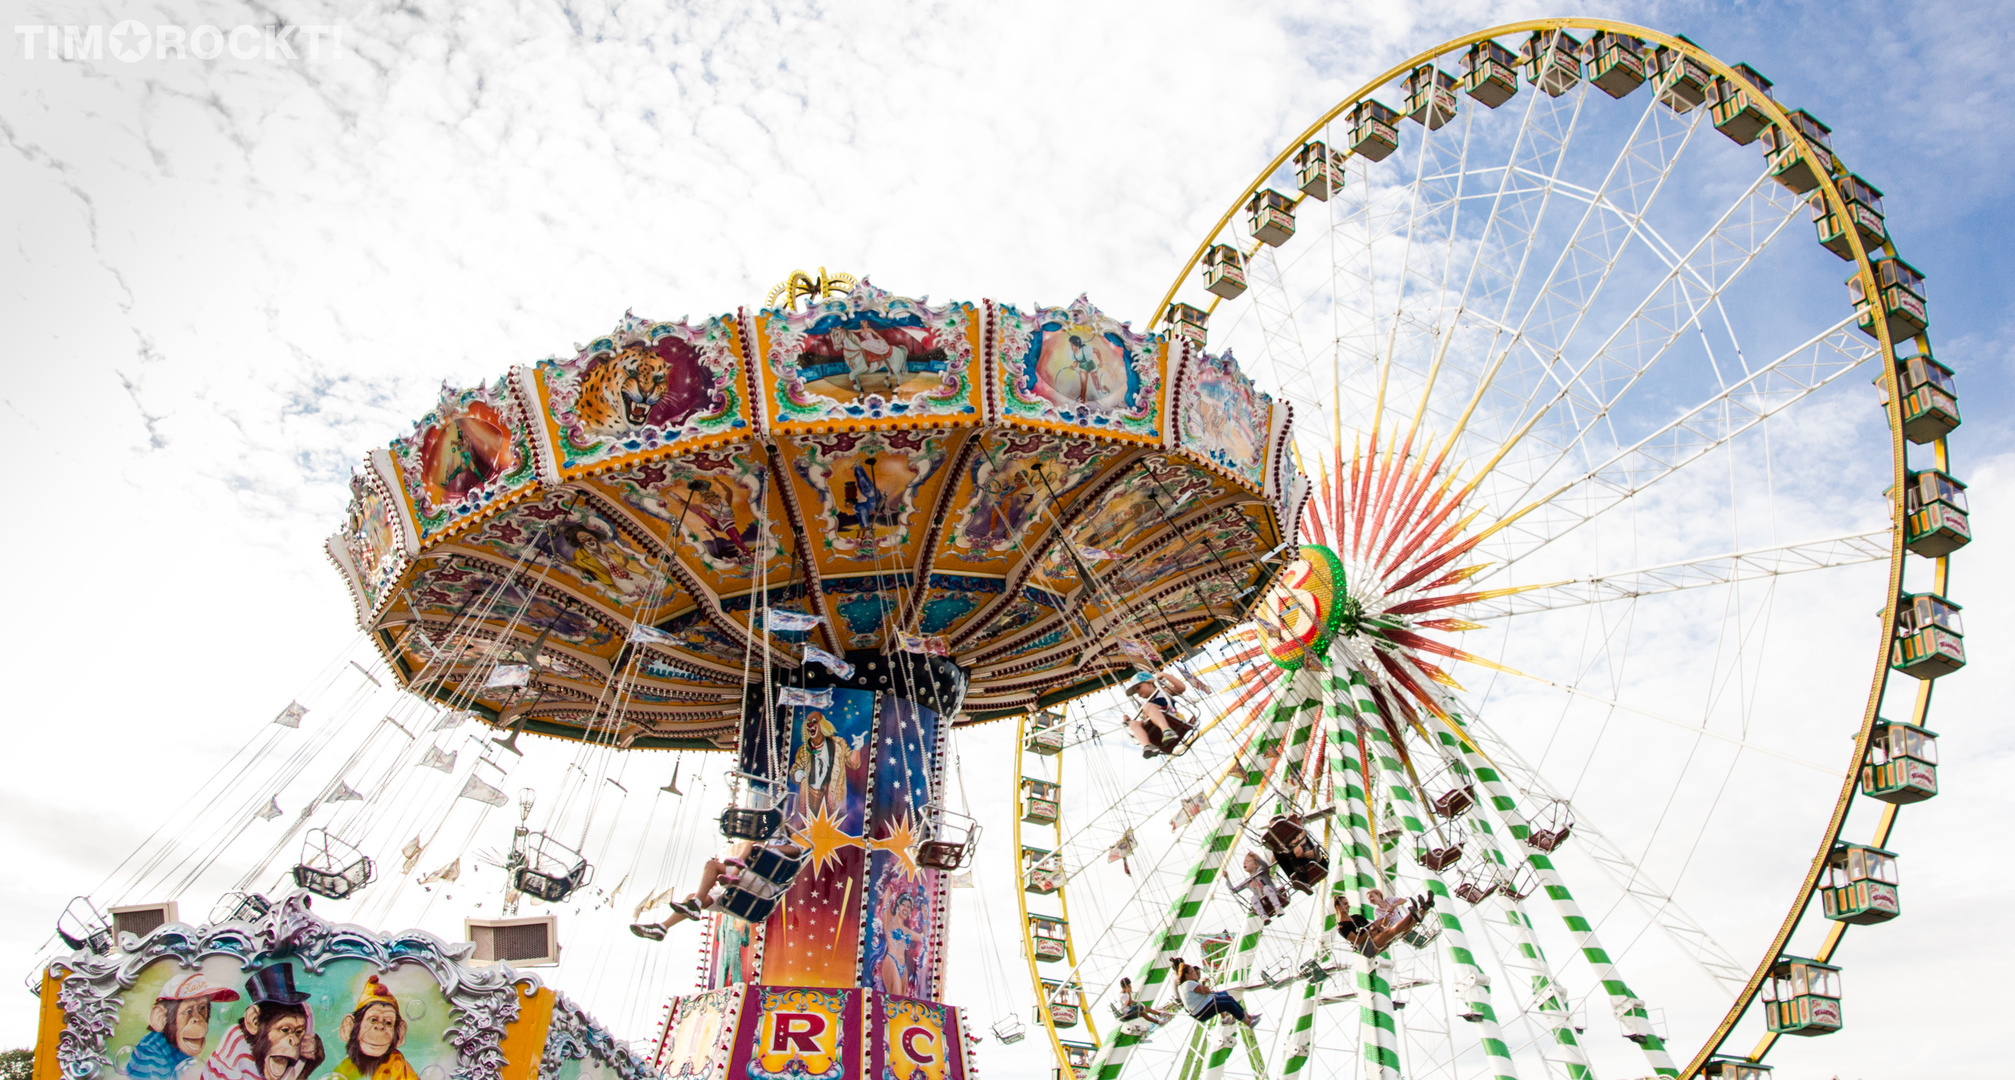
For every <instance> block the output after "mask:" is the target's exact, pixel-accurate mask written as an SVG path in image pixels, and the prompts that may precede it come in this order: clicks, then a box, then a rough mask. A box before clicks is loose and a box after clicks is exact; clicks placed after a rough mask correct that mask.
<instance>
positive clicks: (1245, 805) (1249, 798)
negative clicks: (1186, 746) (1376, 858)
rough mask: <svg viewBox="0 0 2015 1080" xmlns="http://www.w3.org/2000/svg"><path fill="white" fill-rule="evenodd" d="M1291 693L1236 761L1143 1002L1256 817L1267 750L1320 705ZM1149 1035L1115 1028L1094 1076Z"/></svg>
mask: <svg viewBox="0 0 2015 1080" xmlns="http://www.w3.org/2000/svg"><path fill="white" fill-rule="evenodd" d="M1288 693H1289V694H1292V695H1294V696H1293V697H1290V698H1289V699H1288V700H1287V701H1284V702H1282V703H1280V704H1277V705H1275V706H1274V707H1273V708H1271V709H1269V710H1267V711H1268V713H1269V714H1270V715H1269V717H1268V719H1267V721H1266V727H1265V728H1264V729H1263V730H1262V731H1261V732H1260V733H1259V737H1258V738H1257V739H1256V740H1254V742H1253V754H1252V760H1251V762H1250V763H1245V762H1239V761H1235V762H1234V768H1236V767H1238V766H1239V765H1243V766H1244V767H1243V768H1242V769H1240V770H1239V772H1240V776H1239V784H1238V786H1237V787H1236V788H1234V789H1233V790H1232V791H1231V792H1230V793H1229V794H1227V795H1226V796H1225V797H1224V801H1223V802H1221V803H1220V804H1219V808H1218V816H1217V824H1216V827H1215V828H1213V829H1212V830H1211V833H1210V836H1209V837H1208V838H1207V839H1206V840H1205V841H1204V842H1203V844H1202V849H1203V853H1202V855H1200V856H1199V857H1198V858H1197V861H1196V865H1195V866H1194V867H1193V868H1192V869H1191V871H1190V873H1189V875H1188V878H1187V880H1188V881H1189V887H1188V888H1187V889H1185V890H1184V892H1183V894H1182V895H1181V896H1180V897H1178V898H1177V899H1176V901H1175V903H1174V904H1173V905H1171V906H1170V908H1169V913H1168V919H1167V924H1166V927H1165V928H1164V929H1163V930H1162V932H1161V933H1160V934H1159V935H1158V937H1157V939H1156V943H1155V951H1154V955H1153V957H1152V958H1151V959H1149V960H1148V962H1147V964H1146V966H1145V968H1144V969H1143V970H1142V971H1141V973H1140V974H1141V980H1140V987H1139V990H1138V991H1137V993H1138V996H1139V1000H1141V1001H1144V1002H1148V1003H1152V1002H1153V1001H1155V999H1156V998H1158V997H1159V996H1160V994H1161V990H1162V986H1163V984H1164V983H1167V982H1168V981H1169V967H1168V960H1169V958H1170V957H1171V956H1174V955H1176V950H1177V949H1180V948H1182V946H1183V943H1184V942H1185V941H1186V940H1188V938H1189V932H1190V930H1191V928H1192V927H1193V926H1194V925H1195V923H1196V917H1197V915H1198V914H1199V913H1200V912H1201V911H1202V910H1203V904H1204V900H1205V898H1206V897H1208V896H1209V894H1210V891H1211V889H1212V888H1213V887H1214V886H1215V885H1216V883H1217V875H1218V872H1219V871H1220V870H1222V869H1223V867H1224V862H1225V860H1226V859H1227V858H1229V857H1230V854H1231V847H1232V841H1233V840H1234V839H1236V838H1237V836H1238V834H1239V830H1240V829H1241V828H1243V827H1244V824H1245V821H1246V819H1247V818H1249V817H1251V815H1252V810H1253V806H1254V805H1255V803H1256V800H1257V798H1258V795H1259V792H1260V788H1261V785H1262V783H1263V781H1264V780H1265V779H1266V775H1267V772H1268V765H1267V763H1266V757H1267V751H1268V750H1270V749H1271V748H1273V747H1274V746H1277V745H1279V744H1280V742H1281V735H1282V733H1283V732H1284V731H1286V730H1287V727H1288V724H1289V722H1290V721H1291V720H1293V718H1294V717H1295V716H1296V715H1298V714H1300V713H1302V712H1304V711H1306V710H1308V709H1309V708H1310V707H1311V706H1312V705H1316V704H1319V701H1318V700H1317V699H1316V698H1313V697H1311V696H1309V695H1308V694H1307V693H1306V687H1305V686H1303V685H1302V684H1301V683H1300V682H1299V681H1296V682H1294V683H1292V684H1291V688H1290V689H1289V691H1288ZM1143 1038H1144V1037H1143V1036H1141V1035H1136V1034H1134V1033H1132V1032H1129V1031H1127V1030H1125V1029H1124V1028H1117V1029H1114V1033H1113V1036H1112V1038H1111V1039H1110V1040H1108V1041H1106V1042H1103V1043H1102V1044H1101V1045H1100V1046H1099V1049H1098V1053H1097V1054H1096V1055H1095V1056H1094V1057H1093V1058H1092V1062H1091V1067H1090V1070H1089V1074H1090V1075H1091V1076H1094V1077H1097V1078H1098V1080H1114V1078H1116V1077H1118V1076H1119V1074H1120V1071H1121V1070H1122V1069H1124V1068H1125V1067H1126V1062H1127V1059H1128V1058H1129V1057H1130V1056H1131V1055H1132V1052H1133V1049H1134V1047H1136V1046H1138V1045H1140V1043H1141V1042H1142V1041H1143ZM1059 1060H1061V1059H1059Z"/></svg>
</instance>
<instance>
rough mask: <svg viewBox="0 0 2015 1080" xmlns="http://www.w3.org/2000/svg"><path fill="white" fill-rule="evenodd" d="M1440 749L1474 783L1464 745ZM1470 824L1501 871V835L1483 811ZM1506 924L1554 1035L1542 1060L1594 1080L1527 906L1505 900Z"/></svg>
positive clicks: (1450, 741) (1448, 739) (1444, 742)
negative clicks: (1526, 910)
mask: <svg viewBox="0 0 2015 1080" xmlns="http://www.w3.org/2000/svg"><path fill="white" fill-rule="evenodd" d="M1437 735H1438V741H1439V742H1440V745H1439V746H1438V747H1437V748H1436V749H1437V751H1438V752H1439V753H1440V755H1441V759H1442V760H1443V761H1444V762H1445V763H1447V764H1448V766H1449V768H1450V771H1452V772H1453V773H1455V774H1456V775H1457V776H1459V777H1461V778H1462V779H1464V780H1467V781H1472V782H1473V781H1474V780H1475V777H1474V776H1473V775H1472V774H1471V773H1470V771H1469V766H1468V765H1467V764H1465V763H1464V761H1463V759H1462V754H1461V743H1460V742H1459V741H1458V740H1457V739H1456V738H1455V736H1453V735H1451V734H1449V733H1448V732H1447V731H1445V730H1444V731H1440V732H1438V733H1437ZM1469 820H1470V824H1471V825H1473V826H1475V829H1476V833H1475V835H1476V837H1477V841H1478V843H1480V844H1482V845H1483V851H1484V854H1486V855H1488V856H1489V857H1490V860H1491V862H1492V863H1494V864H1495V865H1497V866H1499V867H1504V866H1506V865H1507V863H1506V861H1505V858H1504V852H1503V851H1502V850H1501V849H1500V848H1499V847H1498V844H1497V832H1496V830H1495V829H1493V828H1491V825H1490V819H1489V818H1486V817H1484V816H1483V813H1482V811H1481V808H1478V809H1475V810H1472V811H1470V819H1469ZM1502 902H1503V904H1504V909H1505V921H1506V923H1508V924H1509V925H1510V926H1511V930H1512V938H1513V941H1514V943H1515V944H1516V945H1517V946H1518V956H1519V959H1520V960H1522V961H1523V962H1524V966H1525V967H1526V968H1528V969H1529V970H1530V972H1531V980H1532V1000H1533V1007H1534V1008H1535V1009H1536V1010H1537V1011H1538V1012H1539V1014H1540V1016H1541V1017H1543V1018H1545V1019H1546V1022H1547V1024H1548V1025H1549V1027H1550V1028H1551V1029H1552V1033H1553V1049H1552V1052H1551V1054H1543V1055H1542V1056H1543V1057H1545V1058H1546V1060H1548V1061H1552V1062H1557V1063H1558V1064H1560V1065H1561V1066H1562V1067H1563V1068H1565V1069H1566V1070H1567V1076H1568V1080H1593V1077H1594V1075H1595V1073H1594V1070H1592V1069H1591V1068H1589V1065H1588V1052H1587V1051H1586V1050H1584V1049H1583V1048H1582V1046H1581V1040H1580V1039H1579V1038H1578V1037H1577V1036H1576V1034H1575V1031H1574V1019H1573V1015H1572V1010H1571V1009H1570V1008H1569V1007H1568V1003H1567V994H1566V992H1565V991H1564V990H1562V989H1561V986H1560V979H1559V977H1558V976H1556V975H1555V974H1554V973H1553V967H1552V965H1550V964H1548V963H1547V961H1546V952H1545V950H1543V949H1541V948H1540V947H1539V939H1538V937H1537V936H1536V935H1535V934H1534V932H1533V927H1532V919H1531V917H1530V916H1528V915H1526V913H1525V906H1524V904H1523V903H1521V902H1520V901H1517V900H1514V899H1512V898H1510V897H1504V898H1503V900H1502Z"/></svg>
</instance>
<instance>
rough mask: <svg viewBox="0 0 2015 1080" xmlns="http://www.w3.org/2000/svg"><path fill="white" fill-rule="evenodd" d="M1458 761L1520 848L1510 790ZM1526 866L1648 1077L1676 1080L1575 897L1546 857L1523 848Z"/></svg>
mask: <svg viewBox="0 0 2015 1080" xmlns="http://www.w3.org/2000/svg"><path fill="white" fill-rule="evenodd" d="M1451 722H1452V723H1454V724H1456V725H1458V726H1460V725H1461V724H1462V720H1461V718H1460V717H1455V716H1453V714H1451ZM1465 734H1466V732H1465ZM1462 755H1463V758H1464V760H1465V761H1467V762H1468V764H1469V768H1470V771H1471V772H1474V773H1475V774H1476V780H1477V783H1479V784H1481V785H1482V786H1483V789H1484V791H1485V792H1487V793H1488V794H1489V796H1490V804H1491V808H1492V809H1493V810H1494V811H1496V813H1497V816H1498V818H1499V819H1500V820H1502V821H1503V822H1504V827H1505V828H1506V829H1508V830H1509V831H1510V832H1511V836H1512V839H1513V840H1515V841H1517V842H1519V844H1520V845H1521V846H1524V842H1525V838H1526V837H1527V836H1528V835H1530V833H1531V831H1532V825H1531V823H1530V822H1529V821H1527V820H1526V818H1525V815H1524V814H1523V813H1521V812H1520V811H1519V809H1518V800H1517V799H1515V798H1514V797H1513V796H1512V792H1511V786H1510V785H1509V784H1506V783H1505V782H1504V778H1503V777H1501V776H1499V775H1498V772H1497V769H1496V768H1494V767H1493V766H1492V765H1491V764H1490V762H1488V761H1486V760H1485V759H1484V758H1483V755H1482V754H1480V753H1478V752H1477V751H1476V749H1475V748H1474V747H1472V746H1470V745H1468V744H1467V743H1465V744H1464V745H1463V746H1462ZM1525 861H1526V863H1527V864H1528V865H1530V866H1531V867H1532V870H1533V873H1534V875H1536V876H1537V878H1538V880H1539V884H1540V886H1541V887H1542V888H1544V889H1545V890H1546V895H1547V897H1548V898H1549V899H1551V900H1552V901H1553V906H1554V908H1555V910H1557V911H1558V912H1559V913H1560V918H1561V920H1562V921H1563V922H1565V923H1566V924H1567V929H1568V932H1569V933H1571V934H1573V935H1574V940H1575V944H1576V945H1577V946H1578V947H1579V948H1580V949H1581V955H1582V958H1583V959H1585V960H1587V961H1588V966H1589V967H1590V968H1592V969H1594V971H1595V977H1596V978H1597V979H1598V980H1599V981H1600V982H1601V983H1602V989H1603V991H1604V992H1605V993H1607V994H1608V995H1609V1002H1610V1007H1611V1009H1612V1010H1613V1011H1614V1012H1615V1014H1616V1017H1617V1019H1618V1020H1620V1021H1622V1023H1623V1025H1624V1031H1625V1033H1626V1034H1627V1035H1628V1036H1629V1037H1630V1039H1631V1041H1632V1042H1635V1043H1637V1045H1638V1046H1639V1047H1641V1048H1642V1049H1643V1050H1644V1057H1645V1060H1646V1061H1647V1062H1649V1063H1650V1065H1651V1070H1652V1072H1654V1073H1656V1074H1658V1075H1659V1076H1678V1075H1679V1070H1678V1069H1677V1068H1675V1067H1673V1064H1672V1055H1670V1054H1668V1053H1666V1051H1665V1041H1664V1040H1663V1039H1660V1038H1659V1037H1658V1035H1657V1033H1656V1032H1654V1031H1652V1030H1651V1018H1650V1016H1649V1015H1648V1014H1647V1013H1646V1011H1645V1008H1644V1002H1643V1001H1642V1000H1640V999H1639V998H1638V997H1637V995H1635V994H1633V993H1631V992H1630V986H1629V984H1627V983H1625V982H1624V981H1623V973H1622V972H1620V971H1618V970H1617V968H1616V964H1615V962H1614V961H1612V960H1611V959H1610V958H1609V952H1608V950H1606V949H1604V948H1603V947H1602V942H1601V941H1599V940H1597V938H1596V936H1595V928H1594V926H1593V925H1591V924H1590V923H1589V921H1588V918H1587V916H1585V915H1583V914H1582V913H1581V907H1580V906H1579V905H1578V904H1576V903H1575V902H1574V896H1573V894H1571V893H1569V892H1568V891H1567V883H1566V882H1565V881H1564V880H1562V879H1561V876H1560V872H1559V871H1558V870H1557V869H1555V868H1554V865H1553V860H1552V859H1551V858H1549V857H1548V856H1547V855H1546V853H1544V852H1541V851H1538V850H1535V849H1531V848H1527V850H1526V853H1525Z"/></svg>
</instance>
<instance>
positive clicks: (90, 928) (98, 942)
mask: <svg viewBox="0 0 2015 1080" xmlns="http://www.w3.org/2000/svg"><path fill="white" fill-rule="evenodd" d="M56 936H57V937H59V938H62V939H63V944H65V945H68V946H70V948H71V949H73V950H75V951H77V952H91V953H97V954H99V955H103V954H105V953H108V952H111V951H112V920H110V919H108V918H106V917H105V915H104V913H102V912H100V911H99V910H98V908H97V905H95V904H93V903H91V901H90V899H88V898H87V897H82V896H79V897H75V898H73V899H72V900H71V901H70V903H69V904H68V905H66V906H65V907H64V908H63V914H61V915H59V916H57V917H56Z"/></svg>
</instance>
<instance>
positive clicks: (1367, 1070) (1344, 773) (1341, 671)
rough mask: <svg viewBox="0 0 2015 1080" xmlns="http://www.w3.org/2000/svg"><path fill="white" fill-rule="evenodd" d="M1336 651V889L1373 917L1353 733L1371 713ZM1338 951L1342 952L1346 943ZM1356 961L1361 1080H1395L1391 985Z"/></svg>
mask: <svg viewBox="0 0 2015 1080" xmlns="http://www.w3.org/2000/svg"><path fill="white" fill-rule="evenodd" d="M1341 653H1342V650H1341V649H1335V648H1332V650H1331V653H1330V676H1329V685H1328V687H1327V689H1328V691H1329V693H1328V695H1327V697H1326V699H1325V704H1326V705H1328V706H1329V712H1330V717H1331V720H1332V721H1333V724H1334V728H1333V730H1334V733H1335V734H1334V737H1333V738H1332V740H1331V741H1332V743H1333V744H1334V746H1335V750H1334V752H1335V754H1336V756H1335V758H1334V759H1333V760H1332V762H1331V769H1332V771H1333V775H1334V777H1335V781H1334V784H1335V788H1336V790H1337V791H1340V792H1342V793H1343V799H1342V805H1341V806H1340V807H1339V808H1338V816H1339V817H1342V818H1343V819H1344V824H1345V836H1344V847H1345V848H1346V850H1347V856H1348V858H1347V864H1346V865H1345V866H1344V867H1343V869H1344V870H1345V871H1346V873H1345V874H1342V875H1339V878H1340V879H1342V878H1347V879H1348V882H1347V883H1345V882H1343V881H1341V880H1340V881H1339V885H1340V887H1341V888H1342V889H1343V890H1345V891H1348V890H1350V889H1355V890H1357V901H1358V904H1357V907H1358V911H1359V913H1360V914H1362V915H1364V916H1365V917H1366V918H1370V917H1372V916H1373V915H1374V914H1376V913H1375V912H1374V911H1373V910H1372V908H1371V905H1370V904H1369V902H1367V901H1366V900H1365V895H1364V894H1365V890H1367V889H1373V888H1377V887H1378V883H1379V877H1378V867H1377V864H1376V863H1375V862H1374V860H1373V858H1372V846H1371V845H1372V843H1373V842H1374V841H1373V838H1372V835H1371V811H1370V796H1369V794H1368V792H1369V791H1370V790H1371V778H1370V777H1368V776H1366V775H1364V768H1363V765H1362V763H1361V762H1360V761H1359V759H1358V751H1359V742H1358V732H1359V730H1360V729H1361V728H1362V727H1363V726H1364V725H1363V723H1362V718H1363V715H1364V714H1365V713H1366V712H1367V711H1368V710H1369V711H1371V712H1372V713H1373V714H1374V715H1376V708H1375V704H1374V702H1373V701H1372V698H1371V690H1370V687H1368V686H1366V685H1365V681H1364V675H1363V674H1362V673H1360V672H1358V671H1356V670H1354V669H1350V668H1348V667H1346V665H1345V664H1344V662H1343V657H1342V656H1341ZM1341 947H1342V948H1345V949H1348V948H1349V946H1348V945H1347V944H1345V945H1342V946H1341ZM1351 952H1352V955H1354V956H1356V957H1357V962H1356V963H1355V964H1354V966H1355V967H1356V968H1357V1001H1358V1026H1359V1029H1360V1032H1361V1034H1360V1037H1359V1041H1358V1053H1359V1055H1360V1056H1361V1057H1362V1059H1363V1061H1362V1064H1363V1066H1364V1071H1363V1074H1362V1075H1363V1076H1364V1080H1399V1025H1398V1021H1397V1020H1396V1019H1395V1017H1394V1015H1393V1011H1392V984H1391V982H1390V981H1388V980H1387V979H1386V976H1385V972H1384V971H1383V970H1381V968H1380V966H1379V963H1378V959H1377V958H1376V957H1366V956H1362V955H1360V954H1357V953H1356V951H1355V950H1351Z"/></svg>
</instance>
